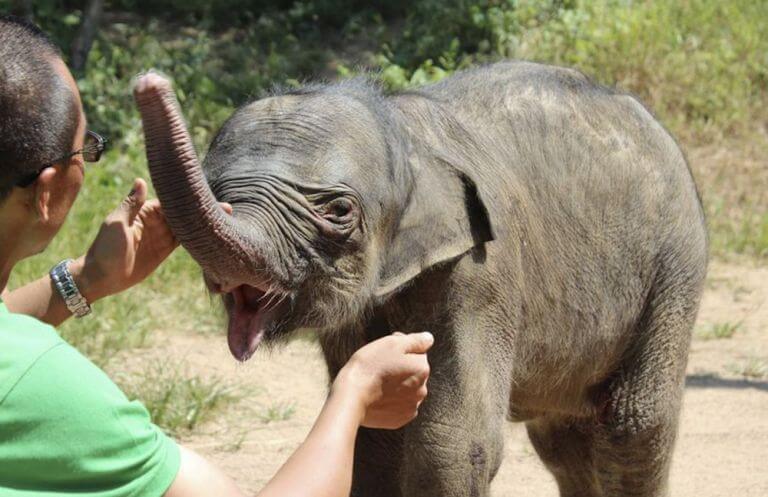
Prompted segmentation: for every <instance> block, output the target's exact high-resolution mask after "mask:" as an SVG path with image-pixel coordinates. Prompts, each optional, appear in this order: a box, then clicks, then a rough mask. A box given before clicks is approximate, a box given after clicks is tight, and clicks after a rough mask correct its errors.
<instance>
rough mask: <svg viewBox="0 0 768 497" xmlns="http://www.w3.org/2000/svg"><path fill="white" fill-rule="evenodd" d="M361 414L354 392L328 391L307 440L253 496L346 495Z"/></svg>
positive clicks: (325, 496)
mask: <svg viewBox="0 0 768 497" xmlns="http://www.w3.org/2000/svg"><path fill="white" fill-rule="evenodd" d="M363 414H364V408H363V406H362V405H361V404H360V400H359V396H358V395H354V394H350V392H344V391H333V390H332V392H331V395H330V397H329V398H328V400H327V401H326V404H325V406H324V407H323V411H322V412H321V413H320V417H318V419H317V421H316V422H315V425H314V426H313V427H312V430H311V431H310V433H309V435H308V436H307V439H306V440H305V441H304V443H302V444H301V446H299V448H298V449H297V450H296V452H294V453H293V455H292V456H291V457H290V458H289V459H288V461H286V463H285V464H284V465H283V466H282V468H280V470H279V471H278V472H277V474H276V475H275V476H274V477H273V478H272V479H271V480H270V481H269V483H268V484H267V486H266V487H264V489H262V491H261V492H259V493H258V495H257V497H278V496H279V497H294V496H295V497H299V496H300V497H306V496H307V495H311V496H313V497H346V496H348V495H349V492H350V489H351V487H352V462H353V456H354V450H355V438H356V436H357V430H358V428H359V426H360V421H361V420H362V417H363Z"/></svg>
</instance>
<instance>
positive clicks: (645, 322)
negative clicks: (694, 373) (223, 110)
mask: <svg viewBox="0 0 768 497" xmlns="http://www.w3.org/2000/svg"><path fill="white" fill-rule="evenodd" d="M666 274H673V275H674V276H673V277H672V278H670V281H664V280H663V279H661V280H659V281H658V283H657V285H656V286H655V287H654V288H653V290H652V292H651V294H650V296H649V299H648V301H647V305H646V309H645V311H644V312H643V316H642V317H641V319H640V321H639V323H638V327H637V332H636V337H637V338H636V342H635V343H634V344H633V346H632V347H631V348H630V350H628V351H627V352H626V354H625V357H624V359H623V360H622V364H621V366H620V368H619V370H618V371H617V374H616V375H615V376H614V379H613V381H612V382H611V384H610V386H609V387H608V391H607V394H608V398H609V402H608V412H607V413H606V414H607V415H606V416H605V418H606V419H605V420H603V421H604V422H603V423H601V424H599V425H598V426H596V428H595V431H594V437H595V440H594V447H595V464H596V467H597V471H598V478H599V480H600V485H601V487H602V490H603V493H604V495H605V496H606V497H661V496H663V495H666V494H667V480H668V473H669V466H670V462H671V457H672V450H673V446H674V442H675V437H676V435H677V424H678V417H679V412H680V406H681V402H682V395H683V387H684V383H685V367H686V363H687V358H688V349H689V345H690V338H691V333H692V330H693V325H694V321H695V318H696V313H697V311H698V305H699V299H700V295H701V289H702V286H703V279H704V271H703V269H701V268H694V269H691V270H688V271H686V270H684V269H680V268H678V269H677V270H676V271H671V272H667V273H666Z"/></svg>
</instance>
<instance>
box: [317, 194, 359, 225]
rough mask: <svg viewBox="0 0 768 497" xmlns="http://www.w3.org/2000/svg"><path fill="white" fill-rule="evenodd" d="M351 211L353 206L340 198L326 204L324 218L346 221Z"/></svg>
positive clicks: (350, 202) (348, 201)
mask: <svg viewBox="0 0 768 497" xmlns="http://www.w3.org/2000/svg"><path fill="white" fill-rule="evenodd" d="M353 209H354V206H353V205H352V201H351V200H349V199H348V198H344V197H340V198H337V199H334V200H333V201H331V202H329V203H328V204H326V206H325V209H324V210H325V213H324V217H326V218H331V219H332V220H335V219H338V220H346V218H347V217H348V216H349V214H350V213H351V212H352V210H353Z"/></svg>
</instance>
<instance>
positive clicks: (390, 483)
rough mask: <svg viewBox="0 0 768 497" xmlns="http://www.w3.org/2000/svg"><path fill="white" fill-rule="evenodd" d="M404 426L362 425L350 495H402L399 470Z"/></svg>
mask: <svg viewBox="0 0 768 497" xmlns="http://www.w3.org/2000/svg"><path fill="white" fill-rule="evenodd" d="M402 447H403V430H402V429H401V430H396V431H391V430H373V429H370V428H360V430H358V432H357V440H356V443H355V462H354V468H353V475H352V493H351V497H401V495H402V494H401V493H400V485H399V483H398V478H397V476H398V474H399V473H400V466H401V463H402V460H403V457H402Z"/></svg>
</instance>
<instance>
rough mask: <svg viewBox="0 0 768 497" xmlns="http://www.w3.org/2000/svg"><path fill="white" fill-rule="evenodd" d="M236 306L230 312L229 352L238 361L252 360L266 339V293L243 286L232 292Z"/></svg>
mask: <svg viewBox="0 0 768 497" xmlns="http://www.w3.org/2000/svg"><path fill="white" fill-rule="evenodd" d="M231 293H232V297H233V298H234V305H233V306H232V308H231V310H230V312H229V329H228V330H227V342H228V344H229V351H230V352H232V355H233V356H234V357H235V359H237V360H238V361H241V362H244V361H247V360H248V359H250V357H251V356H252V355H253V353H254V352H255V351H256V348H257V347H258V346H259V343H260V342H261V339H262V338H263V337H264V329H265V326H266V324H267V323H266V322H265V321H266V320H265V319H264V317H265V315H266V312H264V311H265V309H264V306H263V305H262V302H261V301H262V299H263V298H264V296H265V295H266V293H265V292H263V291H261V290H259V289H258V288H255V287H252V286H249V285H241V286H239V287H237V288H235V289H233V290H232V292H231Z"/></svg>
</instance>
